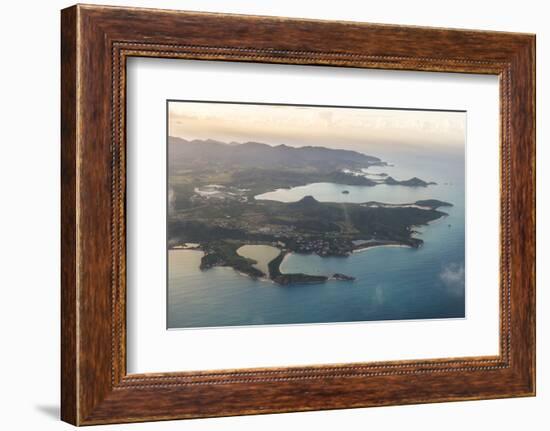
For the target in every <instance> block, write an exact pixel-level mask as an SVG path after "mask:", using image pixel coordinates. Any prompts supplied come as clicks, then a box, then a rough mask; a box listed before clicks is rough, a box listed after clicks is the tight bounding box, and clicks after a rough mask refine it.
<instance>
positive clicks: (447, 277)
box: [439, 263, 466, 288]
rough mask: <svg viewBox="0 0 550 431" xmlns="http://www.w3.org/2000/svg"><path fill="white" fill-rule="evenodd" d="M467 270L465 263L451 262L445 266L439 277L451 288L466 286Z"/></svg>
mask: <svg viewBox="0 0 550 431" xmlns="http://www.w3.org/2000/svg"><path fill="white" fill-rule="evenodd" d="M465 275H466V271H465V269H464V264H458V263H451V264H449V265H447V266H445V267H444V268H443V270H442V271H441V273H440V274H439V278H440V279H441V280H442V281H443V283H445V285H446V286H447V287H450V288H462V287H464V280H465Z"/></svg>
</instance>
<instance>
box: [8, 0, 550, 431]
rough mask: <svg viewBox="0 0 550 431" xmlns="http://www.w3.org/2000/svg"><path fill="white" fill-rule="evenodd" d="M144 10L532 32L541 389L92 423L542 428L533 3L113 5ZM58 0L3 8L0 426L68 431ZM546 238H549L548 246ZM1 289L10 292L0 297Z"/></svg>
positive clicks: (542, 94)
mask: <svg viewBox="0 0 550 431" xmlns="http://www.w3.org/2000/svg"><path fill="white" fill-rule="evenodd" d="M101 3H103V4H118V5H131V6H143V7H161V8H172V9H187V10H203V11H217V12H232V13H248V14H260V15H281V16H292V17H306V18H321V19H338V20H356V21H368V22H379V23H391V24H412V25H428V26H439V27H456V28H477V29H486V30H505V31H520V32H532V33H537V56H538V58H537V76H538V80H537V90H538V97H537V114H538V115H537V116H538V118H539V121H538V125H537V135H538V136H537V138H538V139H537V140H538V167H539V169H538V175H537V176H538V178H537V180H538V186H539V187H538V205H537V207H538V221H539V227H538V241H537V243H538V262H539V271H538V297H537V300H538V306H537V311H538V319H537V325H538V348H537V353H538V396H537V397H536V398H524V399H509V400H495V401H476V402H461V403H446V404H433V405H419V406H406V407H385V408H372V409H356V410H341V411H327V412H311V413H293V414H284V415H266V416H248V417H237V418H221V419H206V420H194V421H185V422H181V421H175V422H163V423H154V424H134V425H122V426H117V427H113V426H105V427H98V428H96V429H117V430H124V429H135V430H141V429H143V430H153V429H154V430H171V429H178V430H227V429H234V430H236V429H238V430H257V429H267V430H270V429H273V430H275V429H281V428H283V429H284V428H291V429H317V430H329V429H346V430H354V429H365V428H366V427H368V428H370V429H380V428H385V429H407V430H423V431H430V430H437V431H439V430H441V429H444V430H446V431H453V430H469V429H477V428H481V427H490V428H491V429H499V430H501V431H505V430H516V429H524V428H527V429H532V430H543V429H547V427H548V423H550V413H549V409H548V406H549V405H550V372H549V369H550V365H548V364H549V363H550V341H549V338H550V335H549V334H550V330H549V329H548V328H549V327H550V319H549V315H550V311H549V310H550V296H549V295H548V294H547V293H546V292H545V291H544V290H545V289H544V286H545V285H548V283H549V282H550V272H549V271H548V270H546V271H545V269H546V268H545V267H544V262H545V261H548V259H550V247H549V246H548V242H550V229H549V228H548V227H547V226H548V225H547V224H545V223H544V220H545V219H546V220H548V219H549V218H550V193H548V192H546V191H545V187H546V186H548V185H550V170H548V169H543V168H544V167H545V166H546V165H548V164H549V163H550V151H549V149H548V146H546V145H545V143H546V141H547V140H548V134H549V133H550V126H548V122H547V121H545V120H544V119H545V118H548V117H549V116H550V99H549V98H550V92H549V85H550V78H548V77H549V76H550V70H549V69H550V67H549V59H548V56H549V54H548V52H550V27H548V18H550V14H549V13H548V12H547V11H546V8H545V6H546V5H545V2H543V1H537V0H523V1H521V2H519V1H513V2H512V1H504V0H500V1H496V0H495V1H486V2H480V1H478V0H462V1H457V2H452V3H450V2H441V1H422V0H417V1H407V0H402V1H391V0H388V1H382V2H359V1H354V0H339V1H337V2H334V1H330V2H328V1H325V2H320V1H315V2H313V1H306V0H302V1H299V0H288V1H287V0H262V1H260V0H256V1H245V0H241V1H239V0H225V1H224V0H200V1H199V0H180V1H169V0H159V1H153V0H130V1H123V0H119V1H116V2H111V1H107V0H103V1H101ZM70 4H71V3H70V2H67V1H60V0H49V1H47V2H42V1H36V0H35V1H25V2H15V1H12V2H4V4H3V5H2V14H1V15H0V32H1V36H2V37H1V39H0V40H1V41H2V64H1V67H0V77H1V79H0V106H1V112H0V114H1V116H0V118H1V122H0V142H1V145H0V184H1V188H0V191H1V194H2V207H1V210H0V221H1V222H0V244H1V245H2V247H1V248H0V250H1V251H0V262H1V264H0V280H1V281H0V288H1V292H2V293H3V295H4V296H3V297H2V298H1V300H0V322H1V326H0V327H1V328H2V333H1V334H2V344H1V346H2V347H1V353H0V373H1V378H0V402H1V405H2V414H1V415H0V427H1V428H3V429H9V430H18V429H40V430H62V429H70V426H69V425H66V424H64V423H61V422H59V420H58V419H57V417H58V414H59V412H58V411H59V402H58V399H59V265H60V263H59V230H60V229H59V218H60V214H59V88H60V84H59V81H60V80H59V9H61V8H63V7H66V6H69V5H70ZM545 243H546V244H545ZM6 295H7V296H6Z"/></svg>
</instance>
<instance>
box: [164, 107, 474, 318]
mask: <svg viewBox="0 0 550 431" xmlns="http://www.w3.org/2000/svg"><path fill="white" fill-rule="evenodd" d="M167 122H168V127H167V128H168V130H167V192H166V194H167V196H166V198H167V205H166V207H167V235H166V237H167V301H168V303H167V328H168V329H184V328H209V327H231V326H251V325H291V324H320V323H351V322H372V321H395V320H411V319H415V320H422V319H451V318H454V319H456V318H465V273H466V265H465V151H466V112H465V111H456V110H455V111H453V110H433V109H420V108H411V107H408V108H406V109H405V108H394V107H383V108H381V107H376V108H371V107H341V106H318V105H290V104H267V103H262V104H260V103H238V102H216V101H178V100H169V101H168V102H167Z"/></svg>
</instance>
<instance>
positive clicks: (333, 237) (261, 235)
mask: <svg viewBox="0 0 550 431" xmlns="http://www.w3.org/2000/svg"><path fill="white" fill-rule="evenodd" d="M168 153H169V158H168V161H169V182H168V185H169V190H168V197H169V202H168V233H169V235H168V246H169V248H171V249H178V248H188V247H189V246H188V244H193V248H194V249H199V250H202V251H203V253H204V254H203V257H202V259H201V263H200V268H201V269H202V270H208V269H210V268H212V267H217V266H226V267H231V268H233V269H235V270H236V271H239V272H241V273H243V274H246V275H247V276H249V277H253V278H266V279H269V280H271V281H272V282H274V283H277V284H279V285H286V286H289V285H295V284H302V283H324V282H327V281H330V280H334V281H342V282H349V281H353V277H352V276H350V275H346V274H341V273H335V274H327V275H311V274H304V273H292V274H287V273H282V272H281V270H280V267H281V263H282V262H283V260H284V258H285V256H286V255H287V254H289V253H306V254H317V255H318V256H321V257H331V256H338V257H346V256H349V255H350V254H351V253H354V252H356V251H359V250H364V249H365V248H369V247H376V246H383V245H386V246H387V245H391V246H396V245H398V246H405V247H412V248H418V247H421V246H422V244H423V240H422V239H421V238H418V237H417V236H416V231H415V230H414V228H415V226H419V225H425V224H427V223H429V222H431V221H433V220H436V219H439V218H441V217H444V216H445V215H446V213H445V212H443V211H441V210H440V208H441V207H448V206H452V204H451V203H448V202H443V201H439V200H436V199H427V200H422V201H415V202H411V203H403V204H387V203H383V202H374V201H371V202H363V203H342V202H319V201H318V200H316V199H315V198H314V197H313V196H305V197H303V198H302V199H300V200H299V201H297V202H288V203H286V202H278V201H272V200H258V199H256V198H255V197H256V196H257V195H259V194H262V193H265V192H268V191H273V190H276V189H278V188H288V187H295V186H300V185H306V184H310V183H316V182H329V183H335V184H342V185H350V186H354V185H359V186H368V187H376V186H378V185H380V184H387V185H401V186H405V187H428V186H429V185H431V184H435V183H433V182H429V181H424V180H421V179H420V178H417V177H413V178H411V179H408V180H403V181H397V180H395V179H393V178H392V177H390V176H387V175H383V174H374V175H372V177H374V178H376V179H373V178H370V177H369V175H368V169H369V168H370V167H372V166H379V167H383V166H386V165H387V164H386V163H385V162H383V161H382V160H380V159H379V158H376V157H373V156H368V155H365V154H362V153H358V152H355V151H349V150H336V149H328V148H323V147H300V148H296V147H290V146H286V145H279V146H270V145H266V144H262V143H257V142H248V143H242V144H238V143H231V144H226V143H222V142H218V141H213V140H194V141H187V140H184V139H181V138H173V137H170V138H169V147H168ZM365 171H366V173H365ZM342 193H344V194H348V193H349V191H348V190H344V191H343V192H342ZM245 245H269V246H272V247H275V248H276V249H278V250H279V252H278V255H277V256H276V257H275V258H274V259H272V260H271V261H270V262H269V264H268V265H267V268H268V270H267V271H266V270H265V269H264V270H263V271H262V270H261V269H259V268H258V267H257V266H256V264H257V261H255V260H254V259H251V258H247V257H245V256H242V255H240V254H239V253H238V250H239V249H240V248H241V247H243V246H245ZM266 272H267V273H266Z"/></svg>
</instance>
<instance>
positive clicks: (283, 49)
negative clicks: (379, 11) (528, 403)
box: [61, 5, 535, 425]
mask: <svg viewBox="0 0 550 431" xmlns="http://www.w3.org/2000/svg"><path fill="white" fill-rule="evenodd" d="M61 15H62V26H61V46H62V61H61V70H62V93H61V107H62V112H61V121H62V134H61V136H62V150H61V160H62V181H61V186H62V220H61V221H62V286H61V287H62V289H61V290H62V296H61V305H62V325H61V335H62V337H61V339H62V344H61V351H62V364H61V365H62V373H61V375H62V378H61V387H62V391H61V392H62V394H61V417H62V419H63V420H65V421H67V422H70V423H72V424H75V425H88V424H101V423H113V422H136V421H148V420H162V419H177V418H194V417H209V416H227V415H240V414H257V413H272V412H289V411H305V410H319V409H337V408H351V407H366V406H381V405H389V404H411V403H425V402H441V401H451V400H473V399H481V398H501V397H512V396H531V395H534V394H535V36H534V35H529V34H512V33H500V32H487V31H469V30H468V31H466V30H449V29H438V28H423V27H402V26H390V25H375V24H361V23H353V22H330V21H313V20H296V19H285V18H273V17H254V16H241V15H219V14H210V13H196V12H178V11H167V10H153V9H150V10H148V9H133V8H118V7H103V6H81V5H78V6H73V7H70V8H68V9H65V10H63V11H62V14H61ZM130 56H146V57H165V58H185V59H200V60H223V61H245V62H258V63H260V62H261V63H286V64H301V65H331V66H342V67H356V68H377V69H404V70H423V71H444V72H464V73H482V74H494V75H498V76H499V77H500V105H501V219H500V225H501V283H500V284H501V286H500V288H501V301H500V304H501V307H500V316H501V319H500V320H501V331H500V336H501V342H500V354H499V355H498V356H495V357H465V358H443V359H437V360H423V361H401V362H380V363H354V364H339V365H328V366H304V367H292V368H267V369H243V370H226V371H209V370H206V371H203V372H181V373H160V374H141V375H135V374H131V375H128V374H127V373H126V366H125V363H126V361H125V359H126V358H125V355H126V352H125V335H126V328H125V288H126V286H125V186H126V177H125V151H126V149H125V97H126V93H125V92H126V89H125V83H126V81H125V76H126V70H125V69H126V68H125V65H126V59H127V58H128V57H130ZM495 222H496V220H495Z"/></svg>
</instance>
